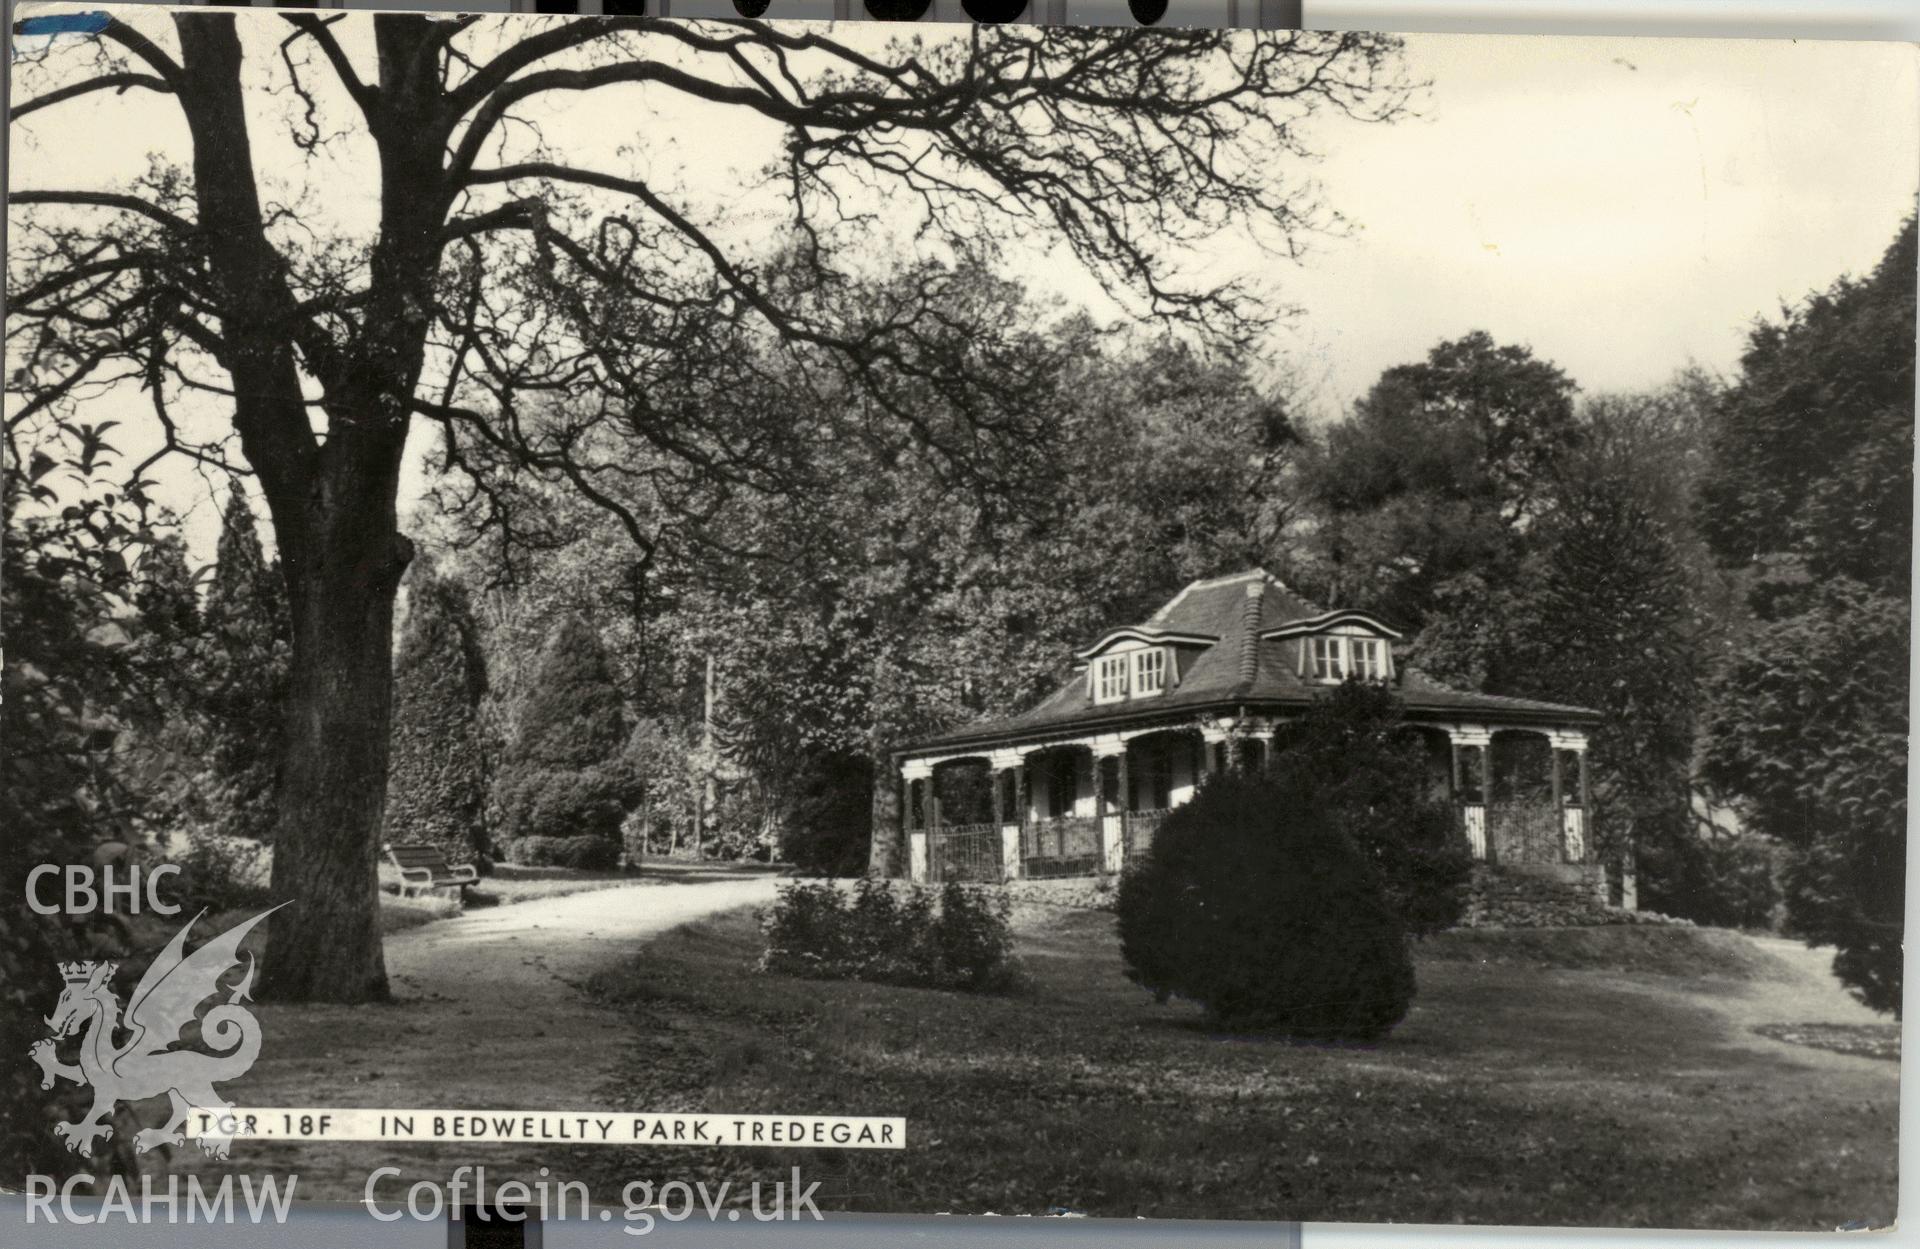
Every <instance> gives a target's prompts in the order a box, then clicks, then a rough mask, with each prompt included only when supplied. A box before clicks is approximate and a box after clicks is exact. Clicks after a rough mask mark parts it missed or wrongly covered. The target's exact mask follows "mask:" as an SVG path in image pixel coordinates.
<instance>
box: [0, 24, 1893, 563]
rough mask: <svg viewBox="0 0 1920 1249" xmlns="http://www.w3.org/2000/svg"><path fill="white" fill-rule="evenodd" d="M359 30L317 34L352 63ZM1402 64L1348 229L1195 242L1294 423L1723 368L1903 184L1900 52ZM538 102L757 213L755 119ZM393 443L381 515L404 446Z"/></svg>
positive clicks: (745, 230) (183, 503) (25, 149)
mask: <svg viewBox="0 0 1920 1249" xmlns="http://www.w3.org/2000/svg"><path fill="white" fill-rule="evenodd" d="M249 14H251V15H252V16H254V17H257V18H260V19H265V20H266V21H268V22H269V23H271V22H273V21H275V19H274V18H273V15H272V14H270V13H268V12H267V11H264V10H251V11H249V10H241V11H240V15H241V16H242V17H243V18H246V17H248V16H249ZM147 20H149V21H151V20H152V19H151V18H149V19H147ZM506 20H513V19H506ZM357 21H359V19H358V18H357V16H356V17H350V18H348V19H347V22H345V23H343V24H342V26H341V27H339V28H337V29H341V30H343V32H345V33H346V36H347V42H348V45H349V49H350V50H351V51H355V52H356V53H358V54H362V55H364V53H365V49H366V47H367V46H368V45H367V42H366V41H365V39H364V37H363V36H364V33H365V31H364V23H363V22H361V23H360V24H361V26H362V28H363V29H361V30H360V31H357V32H356V31H355V30H353V29H352V25H353V24H354V23H356V22H357ZM870 29H871V28H863V31H862V32H861V33H864V32H865V31H866V30H870ZM921 29H923V30H928V31H930V32H939V33H938V34H936V35H935V36H934V37H941V35H944V36H946V37H960V36H961V34H962V29H961V28H958V27H955V28H951V29H949V30H946V31H939V28H931V27H929V28H921ZM270 32H272V34H271V38H272V39H273V41H275V42H277V39H278V38H279V37H280V36H279V34H278V33H277V32H275V31H273V27H272V25H265V26H262V28H261V30H260V32H259V35H258V36H257V37H256V39H255V40H254V41H253V43H254V46H255V47H256V49H257V50H259V51H262V52H265V53H268V54H269V55H259V56H255V57H254V64H255V65H256V66H257V68H256V69H255V70H254V71H252V72H253V73H254V75H255V78H254V81H255V82H256V84H257V85H258V86H259V87H260V88H261V91H260V92H259V93H257V99H256V103H257V104H258V105H259V116H260V117H262V118H268V117H273V116H277V115H279V114H278V113H277V111H276V110H278V109H280V108H281V106H282V102H283V101H284V99H285V96H284V94H282V95H281V96H279V97H271V96H269V95H268V94H267V89H268V88H270V87H272V86H274V85H275V83H276V81H277V76H278V75H279V72H280V71H279V70H278V63H277V59H276V58H275V57H274V56H273V55H271V53H272V44H271V43H270V42H267V40H268V37H269V33H270ZM840 33H841V34H842V36H843V37H858V35H851V36H850V35H848V34H847V33H846V28H845V27H843V29H842V31H841V32H840ZM1406 61H1407V65H1408V68H1409V70H1410V71H1411V74H1412V76H1413V77H1415V78H1417V79H1420V80H1423V81H1424V83H1425V84H1426V85H1425V86H1424V87H1423V88H1422V89H1421V90H1420V91H1419V92H1418V94H1417V95H1416V98H1415V115H1413V116H1411V117H1408V118H1406V119H1404V120H1401V121H1399V122H1396V123H1393V124H1390V125H1365V124H1360V123H1356V122H1350V121H1346V120H1344V119H1326V120H1316V121H1315V122H1314V123H1312V125H1311V128H1310V131H1309V134H1310V142H1311V145H1312V146H1313V147H1314V148H1315V149H1316V150H1317V151H1318V152H1319V153H1320V156H1319V158H1318V159H1317V160H1316V161H1315V162H1314V163H1313V165H1312V166H1311V168H1310V169H1308V170H1305V171H1303V172H1305V173H1308V174H1310V176H1311V177H1312V178H1313V179H1314V180H1315V181H1316V182H1317V183H1318V185H1319V187H1320V189H1321V191H1322V193H1323V195H1324V199H1325V202H1326V204H1327V205H1328V206H1329V207H1331V208H1332V209H1334V210H1335V211H1337V212H1338V213H1340V214H1341V215H1342V217H1343V218H1344V219H1345V222H1346V226H1345V228H1344V229H1343V230H1342V231H1340V232H1338V233H1337V234H1335V235H1332V236H1328V237H1320V238H1316V239H1315V240H1313V243H1312V246H1311V247H1310V249H1309V251H1308V253H1307V255H1306V256H1305V257H1304V258H1303V260H1302V261H1300V262H1299V263H1289V262H1287V261H1284V260H1279V259H1276V258H1274V257H1272V256H1270V255H1267V254H1263V253H1259V252H1256V251H1253V250H1252V249H1250V248H1245V247H1237V246H1236V245H1235V244H1234V243H1233V242H1232V241H1231V240H1229V241H1225V242H1223V243H1222V244H1221V245H1219V246H1218V247H1216V248H1215V249H1214V250H1213V252H1212V253H1211V254H1210V257H1209V259H1208V261H1207V264H1208V268H1209V270H1210V271H1214V270H1221V269H1225V270H1234V269H1236V268H1237V269H1241V270H1244V271H1246V272H1248V273H1250V274H1253V275H1255V276H1257V277H1259V278H1261V279H1262V280H1264V281H1267V282H1268V283H1270V284H1271V285H1272V286H1273V287H1274V288H1275V289H1277V290H1278V292H1279V293H1280V294H1281V296H1283V297H1284V298H1285V299H1286V300H1287V301H1288V302H1289V303H1291V304H1292V305H1294V306H1295V307H1297V308H1298V309H1299V312H1298V314H1297V315H1296V316H1294V317H1293V318H1291V319H1290V320H1288V321H1287V322H1286V323H1285V324H1284V325H1282V326H1281V327H1280V328H1278V329H1277V330H1276V331H1275V332H1274V333H1273V335H1272V336H1271V338H1270V340H1269V342H1268V343H1267V349H1268V350H1267V354H1268V356H1269V358H1270V359H1271V360H1272V362H1273V365H1274V367H1275V368H1276V370H1278V371H1279V372H1282V373H1284V374H1286V375H1288V376H1290V377H1291V378H1293V379H1294V380H1295V382H1296V383H1297V384H1299V385H1302V386H1304V388H1305V390H1306V392H1307V394H1308V396H1309V403H1310V405H1311V415H1312V416H1314V417H1316V418H1317V419H1321V420H1326V419H1333V418H1336V417H1337V416H1338V415H1339V414H1340V413H1341V412H1343V411H1344V410H1345V409H1346V407H1347V406H1348V405H1349V404H1350V403H1351V402H1352V401H1353V399H1354V398H1355V397H1357V396H1358V395H1360V394H1362V393H1364V392H1365V390H1366V389H1367V387H1368V386H1369V384H1370V383H1371V382H1372V381H1373V379H1374V378H1376V377H1378V375H1379V374H1380V373H1381V371H1382V370H1384V369H1386V368H1389V367H1392V366H1393V365H1396V364H1401V363H1405V362H1409V361H1413V360H1418V359H1420V358H1421V357H1423V356H1424V355H1425V354H1426V352H1427V350H1428V349H1429V348H1431V347H1432V346H1433V345H1434V344H1436V343H1438V342H1440V341H1442V340H1444V339H1449V338H1457V337H1459V336H1460V335H1462V334H1465V333H1467V332H1469V331H1471V330H1475V329H1484V330H1486V331H1488V332H1490V333H1491V334H1492V335H1493V336H1494V337H1495V338H1496V339H1497V340H1499V341H1501V342H1514V343H1523V344H1526V345H1527V346H1529V347H1531V348H1532V349H1533V350H1534V352H1535V353H1536V354H1537V355H1539V356H1542V357H1545V358H1547V359H1549V360H1552V361H1553V362H1555V363H1556V364H1558V365H1559V366H1560V367H1561V368H1562V369H1564V370H1565V371H1566V372H1567V373H1568V374H1569V375H1570V376H1571V377H1573V378H1574V380H1575V381H1576V382H1577V383H1578V384H1579V385H1580V386H1581V388H1582V390H1583V391H1584V392H1585V393H1588V394H1595V393H1601V392H1606V391H1616V390H1632V389H1641V388H1648V387H1653V386H1657V385H1659V384H1661V383H1662V382H1664V381H1665V380H1667V379H1668V378H1670V377H1671V376H1672V375H1673V374H1674V373H1675V372H1676V371H1678V370H1679V369H1681V368H1684V367H1687V366H1689V365H1699V366H1702V367H1705V368H1707V369H1709V370H1711V371H1714V372H1717V373H1720V374H1722V375H1730V374H1732V373H1733V371H1734V370H1735V369H1736V368H1737V365H1738V358H1739V354H1740V351H1741V347H1742V344H1743V341H1744V338H1745V335H1746V333H1747V330H1748V328H1749V327H1750V326H1751V325H1752V323H1753V321H1754V319H1755V318H1756V317H1759V316H1763V315H1777V314H1778V311H1779V309H1780V307H1781V305H1782V304H1783V302H1792V301H1796V300H1799V299H1801V298H1804V297H1805V296H1806V294H1808V293H1809V292H1810V291H1812V290H1815V289H1818V288H1822V287H1825V286H1827V285H1828V284H1829V283H1831V282H1832V281H1833V280H1834V279H1835V278H1837V277H1838V276H1840V275H1841V274H1843V273H1849V272H1851V273H1861V272H1864V271H1865V270H1867V269H1869V268H1870V267H1871V266H1872V265H1873V264H1874V263H1875V261H1876V260H1877V259H1878V257H1879V255H1880V254H1881V252H1882V251H1883V250H1884V249H1885V248H1886V246H1887V244H1888V242H1889V241H1890V240H1891V239H1892V237H1893V234H1894V232H1895V230H1896V229H1897V227H1898V225H1899V223H1900V221H1901V220H1902V219H1903V218H1904V217H1905V216H1906V215H1908V214H1909V213H1911V212H1912V211H1913V208H1914V203H1915V196H1916V191H1917V190H1920V52H1917V51H1916V49H1915V48H1914V47H1913V46H1911V45H1906V44H1847V43H1835V42H1788V41H1715V40H1704V39H1670V40H1628V39H1604V38H1565V37H1542V36H1531V37H1527V36H1506V37H1474V36H1459V35H1420V36H1409V37H1408V38H1407V43H1406ZM17 81H18V80H17V79H16V83H17ZM170 108H171V106H170V105H169V104H168V102H167V101H165V100H164V99H160V98H158V97H154V96H151V95H143V94H140V93H130V94H129V95H127V96H124V97H114V96H109V95H99V96H94V97H89V98H87V99H84V100H81V101H76V102H73V103H70V104H64V105H61V106H58V107H57V108H54V109H50V110H47V111H46V112H44V113H42V114H40V115H39V116H38V117H35V118H30V119H28V122H27V123H23V124H22V127H21V128H17V129H16V140H19V141H18V142H17V143H16V148H15V154H14V161H13V165H12V172H11V180H12V185H13V186H14V188H15V189H20V188H25V187H33V186H52V185H90V186H100V187H108V186H113V185H114V184H115V183H117V182H123V181H124V179H125V178H126V177H127V176H128V175H130V174H133V173H137V172H138V171H140V170H141V169H142V168H144V167H145V165H146V162H147V157H148V154H149V153H156V152H157V153H160V154H162V155H164V156H167V157H169V158H172V159H176V160H180V161H182V162H184V161H185V160H186V159H187V158H188V151H187V147H186V143H185V134H184V128H183V127H181V126H180V125H179V124H178V122H177V121H176V120H174V119H173V118H172V116H171V114H170ZM540 120H541V123H542V127H543V129H544V131H545V133H546V137H547V139H548V141H549V142H551V143H553V144H555V145H556V146H559V147H561V148H563V149H565V150H566V151H567V152H568V153H569V154H570V156H572V158H573V159H574V163H587V162H588V161H589V160H591V161H593V162H595V163H596V164H598V165H600V166H602V167H622V166H624V167H626V168H630V169H634V170H642V171H645V172H646V173H647V174H648V175H649V177H650V178H659V179H668V180H675V181H678V182H681V183H684V184H685V185H686V186H687V187H688V188H689V192H690V194H691V196H692V198H693V200H694V201H695V202H697V203H699V204H701V205H702V206H703V209H702V210H703V211H706V212H709V213H711V214H713V215H714V216H716V217H718V216H721V215H730V216H731V219H732V222H733V226H732V227H731V228H732V229H734V230H735V231H736V232H737V233H736V237H738V238H740V239H741V240H742V243H743V245H746V241H747V240H750V239H751V238H752V237H753V235H754V232H755V231H756V230H758V229H760V225H761V222H762V221H763V220H764V219H765V217H766V216H767V215H768V214H767V213H766V212H765V211H764V210H763V211H762V212H761V213H760V214H758V215H756V213H755V211H754V210H753V208H752V204H753V202H754V201H753V199H752V196H751V195H750V194H746V195H743V194H741V193H740V191H739V189H740V188H741V187H744V186H749V185H751V184H752V183H753V181H754V179H755V176H756V170H757V168H758V167H759V165H760V164H761V163H762V162H763V161H764V160H765V159H766V158H767V157H768V156H769V155H770V154H771V153H773V152H774V151H776V150H777V143H778V139H779V135H778V132H777V131H776V130H775V129H774V128H773V127H771V126H770V125H763V126H760V127H758V128H755V127H753V126H750V125H742V124H741V122H740V120H739V119H738V117H737V116H734V115H733V114H732V113H731V112H722V111H720V110H717V109H716V108H714V107H713V106H707V105H689V104H686V103H684V102H682V101H680V100H679V99H678V98H677V97H671V98H669V97H665V96H664V95H663V94H662V93H661V92H659V91H657V90H655V89H647V88H636V89H634V94H633V95H632V96H630V97H628V98H625V99H616V100H612V101H602V102H600V104H599V107H598V110H597V111H593V110H589V109H588V108H587V107H585V105H584V103H582V102H578V101H573V102H569V103H568V104H566V105H564V106H561V107H556V108H553V109H551V110H549V111H548V112H547V113H546V114H545V115H544V116H543V117H542V118H541V119H540ZM23 130H25V131H26V133H22V131H23ZM254 133H255V137H256V143H257V144H259V145H260V147H261V151H262V164H263V167H268V168H270V169H272V170H273V171H274V172H273V173H272V174H271V175H270V176H269V177H268V178H267V179H266V186H265V191H266V193H267V194H268V196H269V197H273V196H285V197H287V198H290V199H293V200H294V201H295V202H296V203H298V204H299V205H300V206H301V208H302V211H303V212H307V213H311V214H313V215H315V216H316V217H318V216H325V217H328V218H331V219H332V220H334V221H335V222H337V223H339V224H340V225H341V227H342V228H345V229H353V228H355V227H357V226H364V225H365V224H366V223H368V222H370V221H371V220H372V206H373V204H374V203H375V202H376V198H375V197H376V196H377V192H378V188H377V185H375V184H374V183H373V182H372V180H371V178H370V177H369V175H368V173H367V169H368V164H367V161H366V159H365V157H366V155H367V152H368V150H369V149H368V148H366V147H365V146H356V143H355V141H354V140H352V139H347V140H345V141H343V142H341V143H339V144H336V145H334V146H333V147H331V148H330V149H328V151H327V154H326V155H325V156H323V157H322V158H321V159H320V160H319V161H318V162H317V163H316V164H313V165H309V166H306V167H304V168H303V167H302V166H301V165H300V164H299V162H298V161H297V160H296V159H295V158H294V155H293V153H292V150H291V149H290V148H287V147H286V146H285V144H284V142H282V143H281V145H280V150H279V152H278V154H277V155H276V154H275V149H274V148H273V146H272V145H273V143H274V142H275V141H276V140H275V139H274V138H273V137H272V127H270V126H267V125H264V124H256V126H255V128H254ZM1008 261H1009V264H1010V266H1011V267H1012V268H1013V269H1014V270H1015V271H1016V272H1018V273H1019V274H1020V275H1021V276H1024V277H1026V278H1027V279H1028V280H1029V281H1030V283H1031V284H1032V285H1033V286H1034V287H1035V288H1036V289H1039V290H1043V291H1052V292H1055V293H1057V294H1059V295H1060V296H1062V297H1063V298H1065V299H1067V300H1069V301H1084V302H1087V303H1089V304H1092V305H1094V306H1095V307H1096V309H1099V308H1100V307H1101V304H1102V297H1101V296H1100V294H1099V292H1098V287H1097V285H1096V284H1094V283H1093V282H1092V281H1091V280H1090V279H1089V278H1087V277H1086V276H1085V275H1084V274H1081V273H1078V272H1077V271H1075V269H1074V268H1073V266H1072V265H1071V264H1069V263H1066V262H1065V261H1064V259H1063V258H1062V257H1061V256H1059V255H1058V254H1041V253H1039V252H1020V251H1017V250H1016V251H1015V252H1014V253H1012V254H1010V255H1009V257H1008ZM114 405H119V406H124V407H127V408H128V409H129V416H130V417H131V418H132V419H133V420H137V419H138V418H139V417H140V415H141V413H142V407H141V406H140V401H139V400H138V397H137V396H134V395H130V394H120V395H117V396H107V397H103V398H102V399H100V400H98V401H97V402H96V408H97V409H98V411H96V415H112V414H113V413H111V412H107V411H106V409H107V408H108V407H110V406H114ZM130 423H131V421H130ZM421 433H422V435H424V434H425V431H424V430H422V431H421ZM415 442H416V447H415V454H414V463H413V465H412V467H411V468H410V471H409V474H408V478H407V482H406V485H405V487H404V490H405V493H406V495H407V497H406V498H403V507H404V506H406V505H407V504H409V503H410V502H411V500H412V497H413V496H415V495H417V493H418V490H419V487H420V482H421V480H422V477H421V473H420V471H419V464H420V461H421V457H422V455H423V453H424V449H425V448H426V446H427V445H428V444H429V439H428V438H426V437H424V436H421V437H417V438H416V439H415ZM123 450H128V451H130V452H132V451H136V450H137V447H136V445H134V444H129V445H126V446H124V447H123ZM164 493H165V494H166V496H167V497H168V499H169V501H170V502H172V503H173V505H174V506H175V507H176V508H177V509H179V510H181V511H182V512H184V513H186V514H187V515H188V530H189V535H190V539H191V541H192V543H193V546H194V548H195V551H196V553H198V554H200V555H201V556H202V557H207V558H210V556H211V552H212V540H213V536H214V534H215V532H216V529H217V524H218V507H217V503H216V504H209V503H207V502H205V500H206V498H207V495H208V489H207V486H206V484H205V483H204V482H203V481H201V480H199V479H197V478H196V476H195V475H194V474H192V473H190V472H188V471H187V469H186V468H185V467H184V466H182V467H176V468H174V469H172V470H169V471H168V474H167V476H166V479H165V491H164Z"/></svg>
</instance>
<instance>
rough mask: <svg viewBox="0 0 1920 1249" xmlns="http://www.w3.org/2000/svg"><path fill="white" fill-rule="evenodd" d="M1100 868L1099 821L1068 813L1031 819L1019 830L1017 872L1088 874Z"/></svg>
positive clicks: (1052, 874) (1037, 875)
mask: <svg viewBox="0 0 1920 1249" xmlns="http://www.w3.org/2000/svg"><path fill="white" fill-rule="evenodd" d="M1099 870H1100V821H1099V819H1098V818H1096V817H1094V816H1079V815H1069V816H1062V817H1060V818H1058V819H1051V820H1034V821H1032V822H1030V823H1029V824H1027V826H1026V827H1024V828H1022V829H1021V830H1020V874H1021V875H1022V876H1028V877H1041V876H1089V875H1092V874H1094V873H1096V872H1098V871H1099Z"/></svg>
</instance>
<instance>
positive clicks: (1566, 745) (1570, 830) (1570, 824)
mask: <svg viewBox="0 0 1920 1249" xmlns="http://www.w3.org/2000/svg"><path fill="white" fill-rule="evenodd" d="M1549 741H1550V743H1551V744H1552V746H1553V761H1554V771H1553V779H1554V789H1553V799H1554V802H1553V805H1554V807H1555V808H1556V809H1558V810H1559V811H1560V832H1561V840H1562V844H1563V846H1564V848H1565V850H1566V855H1567V862H1569V863H1585V862H1588V861H1589V860H1590V858H1591V855H1590V853H1589V849H1588V842H1589V841H1591V840H1592V829H1593V812H1592V808H1591V807H1590V805H1589V802H1590V800H1591V798H1592V792H1591V790H1589V788H1588V786H1587V735H1586V734H1585V733H1580V732H1574V731H1571V730H1566V731H1556V732H1554V733H1553V734H1551V735H1550V738H1549ZM1563 750H1570V751H1572V752H1573V755H1574V761H1575V766H1576V767H1577V768H1578V769H1579V779H1578V782H1577V785H1578V788H1577V790H1576V792H1577V793H1578V794H1579V796H1580V805H1579V806H1577V807H1576V806H1569V805H1567V804H1566V802H1565V800H1564V799H1563V798H1562V796H1561V780H1560V766H1559V765H1560V752H1561V751H1563Z"/></svg>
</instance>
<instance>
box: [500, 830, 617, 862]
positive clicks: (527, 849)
mask: <svg viewBox="0 0 1920 1249" xmlns="http://www.w3.org/2000/svg"><path fill="white" fill-rule="evenodd" d="M507 862H509V863H517V864H520V865H521V866H523V867H574V868H580V869H582V870H586V871H606V870H608V869H610V868H615V867H618V866H620V843H619V842H617V841H608V840H607V839H606V838H605V837H602V836H600V835H598V834H597V833H588V834H584V835H581V836H576V837H540V836H533V837H516V838H514V839H513V840H512V841H510V842H508V843H507Z"/></svg>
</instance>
